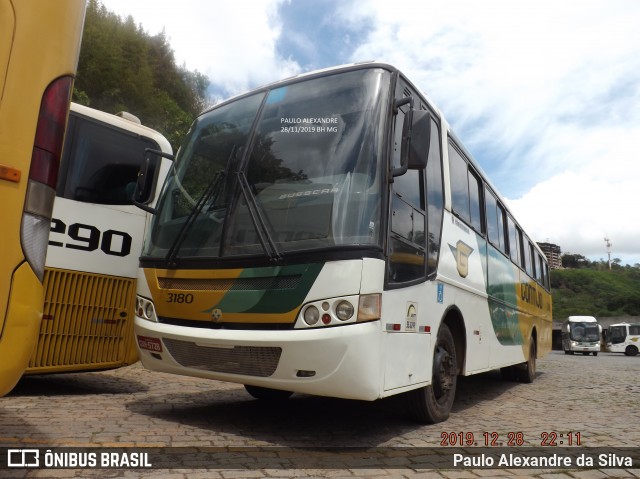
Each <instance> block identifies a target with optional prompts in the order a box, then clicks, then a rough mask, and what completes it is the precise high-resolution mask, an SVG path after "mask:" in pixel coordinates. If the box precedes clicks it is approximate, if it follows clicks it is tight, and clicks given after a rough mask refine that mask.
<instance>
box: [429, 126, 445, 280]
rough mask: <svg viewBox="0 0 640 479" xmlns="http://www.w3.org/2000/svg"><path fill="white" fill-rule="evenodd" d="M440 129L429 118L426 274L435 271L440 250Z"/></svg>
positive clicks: (441, 195)
mask: <svg viewBox="0 0 640 479" xmlns="http://www.w3.org/2000/svg"><path fill="white" fill-rule="evenodd" d="M440 153H441V152H440V131H439V129H438V125H437V124H436V122H435V121H433V120H431V144H430V145H429V160H428V162H427V171H426V173H427V223H428V229H427V231H428V235H429V236H428V240H427V258H428V259H427V274H432V273H435V271H436V269H437V265H438V253H439V251H440V235H441V233H442V216H443V211H444V193H443V189H442V156H441V154H440Z"/></svg>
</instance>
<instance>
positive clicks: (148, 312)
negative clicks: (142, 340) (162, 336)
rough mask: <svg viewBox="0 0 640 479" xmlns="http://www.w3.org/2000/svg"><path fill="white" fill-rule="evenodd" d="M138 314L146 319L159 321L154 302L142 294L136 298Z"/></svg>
mask: <svg viewBox="0 0 640 479" xmlns="http://www.w3.org/2000/svg"><path fill="white" fill-rule="evenodd" d="M136 314H137V315H138V317H140V318H142V319H146V320H147V321H153V322H154V323H157V322H158V317H157V316H156V308H155V307H154V306H153V302H152V301H149V300H148V299H147V298H143V297H142V296H138V297H137V298H136Z"/></svg>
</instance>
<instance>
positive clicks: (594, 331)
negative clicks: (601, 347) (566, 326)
mask: <svg viewBox="0 0 640 479" xmlns="http://www.w3.org/2000/svg"><path fill="white" fill-rule="evenodd" d="M571 339H572V340H574V341H600V329H599V328H598V325H597V324H596V323H571Z"/></svg>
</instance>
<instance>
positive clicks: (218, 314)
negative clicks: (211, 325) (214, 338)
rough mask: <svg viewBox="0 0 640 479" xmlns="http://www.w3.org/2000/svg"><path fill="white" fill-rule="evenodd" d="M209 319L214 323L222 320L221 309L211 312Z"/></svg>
mask: <svg viewBox="0 0 640 479" xmlns="http://www.w3.org/2000/svg"><path fill="white" fill-rule="evenodd" d="M211 319H212V320H214V321H215V322H218V321H220V320H221V319H222V310H221V309H214V310H213V311H212V312H211Z"/></svg>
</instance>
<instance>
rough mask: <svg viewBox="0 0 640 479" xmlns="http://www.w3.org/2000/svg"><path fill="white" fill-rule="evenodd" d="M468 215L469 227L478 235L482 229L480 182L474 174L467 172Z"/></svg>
mask: <svg viewBox="0 0 640 479" xmlns="http://www.w3.org/2000/svg"><path fill="white" fill-rule="evenodd" d="M469 200H470V202H469V213H470V215H471V226H472V227H473V228H474V229H475V230H476V231H477V232H479V233H483V232H484V231H483V228H482V181H481V180H480V178H478V176H476V174H475V173H474V172H472V171H471V170H469Z"/></svg>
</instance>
